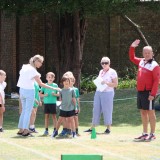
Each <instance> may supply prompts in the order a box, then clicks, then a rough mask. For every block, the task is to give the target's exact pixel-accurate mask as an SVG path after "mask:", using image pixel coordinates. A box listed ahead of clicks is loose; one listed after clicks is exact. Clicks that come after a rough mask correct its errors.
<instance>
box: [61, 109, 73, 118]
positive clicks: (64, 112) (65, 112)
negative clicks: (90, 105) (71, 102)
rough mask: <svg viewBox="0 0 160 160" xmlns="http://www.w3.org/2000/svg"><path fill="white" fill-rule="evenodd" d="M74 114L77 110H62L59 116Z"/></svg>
mask: <svg viewBox="0 0 160 160" xmlns="http://www.w3.org/2000/svg"><path fill="white" fill-rule="evenodd" d="M74 115H75V110H72V111H63V110H60V113H59V116H61V117H72V116H74Z"/></svg>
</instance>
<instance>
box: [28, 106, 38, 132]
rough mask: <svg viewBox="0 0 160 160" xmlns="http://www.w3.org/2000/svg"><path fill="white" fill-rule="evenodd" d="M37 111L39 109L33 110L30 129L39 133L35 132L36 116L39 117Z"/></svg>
mask: <svg viewBox="0 0 160 160" xmlns="http://www.w3.org/2000/svg"><path fill="white" fill-rule="evenodd" d="M37 109H38V108H33V109H32V113H31V118H30V127H29V129H30V130H31V131H32V132H36V133H37V131H36V130H35V125H34V124H35V120H36V115H37Z"/></svg>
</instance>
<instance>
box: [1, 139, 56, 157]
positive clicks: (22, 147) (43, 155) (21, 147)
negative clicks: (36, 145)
mask: <svg viewBox="0 0 160 160" xmlns="http://www.w3.org/2000/svg"><path fill="white" fill-rule="evenodd" d="M0 141H1V142H4V143H7V144H9V145H12V146H15V147H18V148H20V149H23V150H26V151H29V152H32V153H34V154H36V155H38V156H39V157H44V158H46V159H48V160H59V159H56V158H53V156H48V155H46V154H43V153H42V152H38V151H36V150H33V149H32V148H28V147H24V146H22V145H19V144H15V143H13V142H9V141H6V140H4V139H0Z"/></svg>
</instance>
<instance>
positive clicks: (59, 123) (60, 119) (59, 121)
mask: <svg viewBox="0 0 160 160" xmlns="http://www.w3.org/2000/svg"><path fill="white" fill-rule="evenodd" d="M64 119H65V118H64V117H59V118H58V121H57V126H56V130H57V131H58V130H59V127H60V126H61V123H62V122H63V121H64Z"/></svg>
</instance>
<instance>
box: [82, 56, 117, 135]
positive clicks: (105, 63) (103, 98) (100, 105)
mask: <svg viewBox="0 0 160 160" xmlns="http://www.w3.org/2000/svg"><path fill="white" fill-rule="evenodd" d="M101 66H102V70H100V72H99V75H98V79H99V80H100V81H101V84H102V85H104V86H105V87H101V89H100V87H98V86H97V90H96V92H95V96H94V106H93V118H92V127H91V129H88V130H86V131H85V132H91V131H92V128H94V127H95V126H96V125H99V121H100V116H101V113H103V117H104V124H105V126H106V127H107V128H106V130H105V133H106V134H109V133H110V128H111V124H112V112H113V98H114V88H115V87H117V85H118V76H117V73H116V71H115V70H114V69H112V68H110V59H109V58H108V57H103V58H102V59H101ZM102 88H103V89H102Z"/></svg>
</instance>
